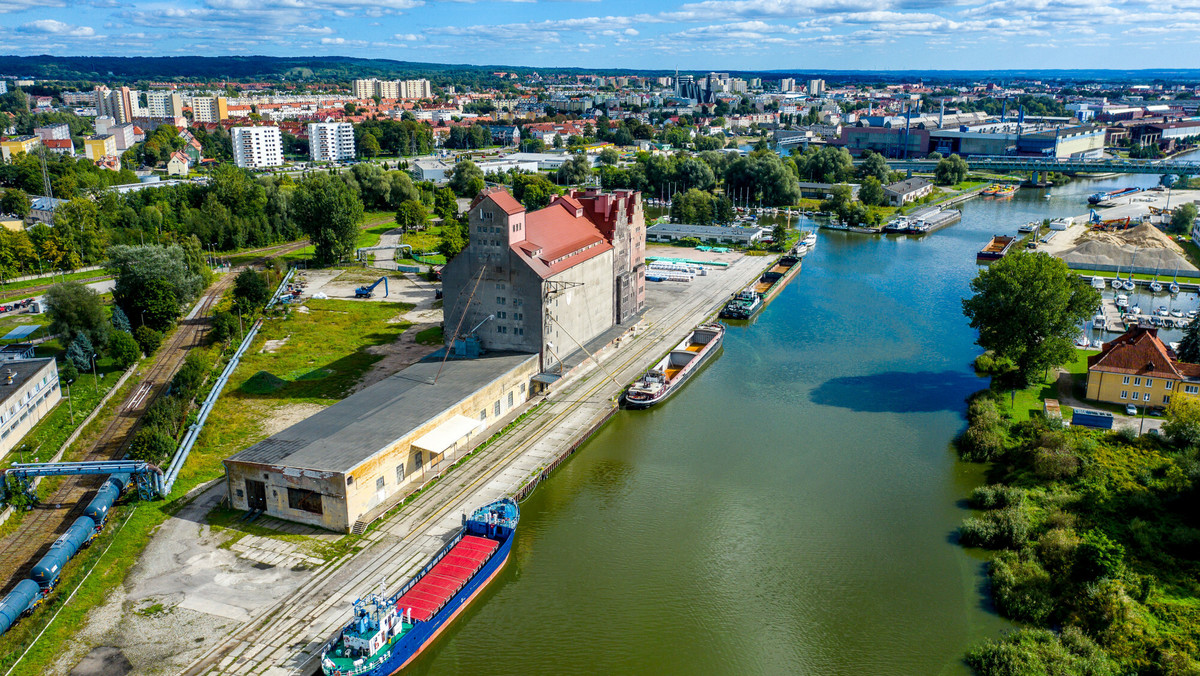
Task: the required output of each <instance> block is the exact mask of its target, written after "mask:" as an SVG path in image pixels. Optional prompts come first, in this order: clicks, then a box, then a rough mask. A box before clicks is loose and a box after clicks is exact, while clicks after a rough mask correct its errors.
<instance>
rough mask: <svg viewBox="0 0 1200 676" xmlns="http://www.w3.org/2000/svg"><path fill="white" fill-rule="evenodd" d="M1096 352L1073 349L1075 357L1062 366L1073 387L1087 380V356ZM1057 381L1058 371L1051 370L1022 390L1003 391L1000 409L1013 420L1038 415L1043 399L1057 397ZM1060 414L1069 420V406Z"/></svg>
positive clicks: (1016, 420) (1064, 407) (1099, 406)
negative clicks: (1013, 391) (1068, 375)
mask: <svg viewBox="0 0 1200 676" xmlns="http://www.w3.org/2000/svg"><path fill="white" fill-rule="evenodd" d="M1097 353H1098V351H1097V350H1075V359H1073V360H1072V361H1071V362H1070V363H1068V364H1065V365H1064V366H1063V368H1064V369H1065V370H1066V371H1067V372H1068V373H1070V374H1071V377H1072V380H1073V381H1074V384H1073V387H1074V388H1075V389H1076V390H1078V388H1079V387H1080V385H1081V384H1082V383H1085V382H1086V381H1087V358H1088V357H1090V356H1091V355H1093V354H1097ZM1057 382H1058V373H1057V372H1056V371H1051V372H1050V374H1049V376H1047V377H1046V378H1043V379H1038V380H1036V381H1035V382H1033V383H1030V385H1029V387H1027V388H1025V389H1023V390H1017V391H1016V392H1015V393H1012V392H1008V393H1005V396H1004V397H1003V398H1002V401H1001V402H1000V409H1001V411H1004V412H1007V413H1008V414H1009V415H1011V416H1012V419H1013V421H1014V422H1021V421H1022V420H1028V419H1029V418H1030V417H1031V416H1033V415H1040V414H1041V412H1042V401H1043V400H1044V399H1057V398H1058V396H1059V395H1058V386H1057ZM1075 396H1077V397H1078V396H1079V392H1078V391H1077V392H1076V393H1075ZM1089 405H1090V404H1089ZM1093 408H1105V405H1103V404H1097V405H1096V406H1094V407H1093ZM1062 414H1063V418H1065V419H1067V420H1070V419H1071V407H1069V406H1063V407H1062Z"/></svg>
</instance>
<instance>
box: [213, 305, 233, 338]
mask: <svg viewBox="0 0 1200 676" xmlns="http://www.w3.org/2000/svg"><path fill="white" fill-rule="evenodd" d="M211 335H212V339H213V340H214V341H215V342H218V343H224V342H225V341H227V340H229V339H230V338H233V337H234V336H236V335H238V320H237V317H235V316H233V313H232V312H218V313H217V314H215V315H213V319H212V334H211Z"/></svg>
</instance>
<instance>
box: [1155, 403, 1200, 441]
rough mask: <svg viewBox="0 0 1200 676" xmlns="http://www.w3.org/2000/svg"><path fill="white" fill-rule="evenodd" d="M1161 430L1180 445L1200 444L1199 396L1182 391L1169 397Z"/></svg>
mask: <svg viewBox="0 0 1200 676" xmlns="http://www.w3.org/2000/svg"><path fill="white" fill-rule="evenodd" d="M1162 432H1163V434H1164V435H1165V436H1166V437H1167V438H1168V439H1170V440H1171V441H1173V442H1175V443H1177V444H1179V445H1180V446H1197V445H1200V397H1196V396H1192V395H1188V394H1183V393H1179V394H1176V395H1175V396H1173V397H1171V403H1169V404H1167V420H1166V422H1164V423H1163V426H1162Z"/></svg>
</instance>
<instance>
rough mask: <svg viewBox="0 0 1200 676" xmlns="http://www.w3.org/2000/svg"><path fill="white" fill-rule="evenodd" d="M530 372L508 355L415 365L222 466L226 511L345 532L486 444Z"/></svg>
mask: <svg viewBox="0 0 1200 676" xmlns="http://www.w3.org/2000/svg"><path fill="white" fill-rule="evenodd" d="M537 366H538V358H537V355H533V354H512V353H506V354H499V353H491V354H488V355H485V356H483V357H480V358H478V359H463V360H458V359H450V360H446V361H445V363H444V364H443V362H442V360H441V359H439V358H429V359H427V360H426V361H421V362H418V363H416V364H413V365H412V366H410V367H408V368H406V369H404V370H403V371H400V372H399V373H396V374H394V375H392V376H390V377H388V378H386V379H384V380H383V381H381V382H379V383H376V384H375V385H372V386H371V387H368V388H366V389H364V390H361V391H359V392H357V393H355V394H352V395H350V396H349V397H347V398H346V399H343V400H342V401H340V402H338V403H336V404H334V405H333V406H330V407H329V408H326V409H324V410H322V411H320V412H319V413H317V414H315V415H313V416H311V417H309V418H307V419H305V420H302V421H301V422H298V423H296V424H295V425H292V426H291V427H289V428H287V429H286V430H283V431H282V432H279V433H278V434H275V435H273V436H271V437H270V438H268V439H265V440H263V441H260V442H259V443H257V444H255V445H253V446H251V447H250V448H248V449H246V450H244V451H241V452H240V453H237V454H236V455H233V456H232V457H230V458H228V459H226V460H225V481H226V487H227V490H228V492H229V503H230V504H231V505H232V506H233V507H234V508H235V509H242V510H248V511H262V512H265V513H266V514H269V515H270V516H274V517H277V518H280V519H286V520H288V521H297V522H300V523H306V524H311V525H314V526H320V527H322V528H327V529H329V530H333V531H341V532H350V531H351V530H352V529H353V528H354V526H355V523H356V522H358V521H360V520H363V521H364V523H365V522H366V521H368V520H370V518H372V517H373V516H376V515H378V514H380V513H382V512H383V511H385V510H386V509H388V508H389V507H391V506H392V505H393V504H395V503H396V502H397V501H398V500H400V499H401V498H403V497H404V496H405V495H407V494H408V493H409V492H410V490H409V489H411V488H414V487H416V486H419V485H421V484H423V483H424V482H425V481H426V480H428V479H429V478H432V477H433V476H435V475H436V474H437V472H439V471H441V470H442V469H444V467H445V465H444V464H443V462H442V461H443V459H445V458H446V457H447V456H448V455H451V456H453V455H454V454H455V452H456V451H459V450H461V449H463V448H466V447H469V446H472V445H474V444H475V443H476V442H478V441H481V440H482V439H486V438H487V436H486V435H488V434H489V431H488V430H489V428H492V427H495V426H496V424H497V423H498V422H499V421H500V420H501V419H502V418H503V417H504V416H505V415H507V414H508V413H509V412H511V411H512V410H513V409H515V408H517V407H519V406H521V405H522V404H524V403H525V402H526V401H527V400H528V398H529V391H530V379H531V378H532V377H533V376H534V375H535V374H536V373H537ZM439 371H440V374H439ZM446 464H448V463H446ZM364 517H365V518H364Z"/></svg>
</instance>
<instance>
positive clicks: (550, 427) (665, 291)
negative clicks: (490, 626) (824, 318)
mask: <svg viewBox="0 0 1200 676" xmlns="http://www.w3.org/2000/svg"><path fill="white" fill-rule="evenodd" d="M773 261H774V257H771V258H763V257H737V258H736V260H733V261H732V262H731V264H730V266H729V267H728V268H726V269H722V270H713V271H710V272H709V274H708V275H707V276H704V277H697V278H695V280H694V281H692V282H690V283H674V282H665V283H648V284H647V293H646V297H647V308H648V309H647V311H646V313H645V315H644V317H643V319H642V321H641V322H640V323H639V324H638V325H636V326H635V327H633V329H631V330H630V331H629V332H627V333H626V334H625V335H623V336H622V337H621V338H620V339H618V340H615V341H613V342H612V343H609V344H608V345H607V346H605V347H603V348H602V349H600V350H598V351H597V352H595V353H594V357H595V359H589V360H587V361H586V362H585V363H583V364H581V365H580V366H578V367H576V368H575V369H574V370H573V371H572V372H571V373H569V374H567V375H566V376H565V377H564V378H563V379H562V380H561V381H559V382H558V383H557V384H556V385H555V386H554V388H553V389H552V390H551V392H550V394H549V395H548V396H547V397H546V401H545V403H543V404H542V405H541V406H540V407H539V408H538V409H537V410H536V412H535V413H534V414H532V415H530V416H529V417H528V418H526V419H524V420H523V421H521V422H520V423H519V424H518V425H517V426H516V428H515V429H513V430H511V431H510V432H509V433H507V434H505V435H504V436H502V437H500V438H499V439H498V440H497V441H496V442H495V443H492V444H491V445H489V446H488V447H487V448H485V449H483V450H481V451H479V452H478V453H477V454H476V455H475V456H473V457H472V458H470V460H468V461H467V462H466V463H465V464H464V465H463V466H461V467H459V468H457V469H455V470H454V471H453V472H451V473H449V474H448V475H446V476H445V477H444V478H443V479H442V481H440V482H439V483H437V484H436V485H434V486H432V487H431V488H429V489H428V490H426V491H425V492H424V493H422V494H421V495H420V496H419V497H417V498H416V499H415V500H414V501H413V502H412V503H411V504H409V505H408V506H406V507H405V508H403V509H402V510H401V511H400V512H399V513H398V514H396V515H395V516H393V517H390V518H387V519H386V520H384V521H382V522H381V523H380V524H378V525H377V527H376V528H374V529H372V530H370V531H369V532H368V533H367V534H366V535H365V536H363V539H362V540H361V542H360V544H361V546H362V549H361V550H360V551H358V552H357V553H355V554H352V555H348V556H346V557H344V558H342V559H340V560H338V561H336V562H334V563H332V564H330V565H327V566H326V567H324V568H321V569H319V570H317V571H316V572H315V573H313V574H312V575H311V577H309V578H308V579H307V580H305V581H304V582H302V583H301V584H299V585H298V586H297V587H296V588H295V589H294V590H292V591H291V592H290V593H289V594H287V595H286V596H285V597H283V598H282V599H281V600H279V601H278V602H277V603H272V604H267V605H264V606H262V607H260V608H257V609H255V610H254V611H253V612H252V613H251V615H250V617H249V618H248V619H247V620H246V621H245V622H243V623H241V624H240V625H239V626H238V627H237V628H236V630H234V631H233V632H232V634H230V635H227V636H225V637H222V638H220V639H217V640H216V641H214V642H213V643H212V644H208V645H207V649H206V650H205V651H204V652H203V654H201V655H200V656H199V657H198V658H197V659H195V661H193V662H192V663H191V664H190V665H189V666H188V667H187V668H185V669H184V670H183V673H185V674H205V673H213V672H217V673H239V674H241V673H255V674H266V675H277V676H282V675H285V674H286V675H291V674H303V675H305V676H308V675H309V674H314V673H317V672H318V671H319V666H318V660H319V657H320V652H321V649H322V647H323V646H324V645H325V643H326V642H327V641H329V640H330V639H331V638H333V636H334V634H335V633H336V632H337V631H339V630H340V629H341V627H342V626H343V625H344V624H345V623H346V622H348V621H349V619H350V617H351V602H352V601H353V600H354V599H356V598H359V597H361V596H363V595H364V594H367V593H371V592H374V591H378V590H379V587H380V584H381V582H382V584H383V588H384V589H385V590H387V591H389V592H390V591H391V590H394V589H396V588H397V587H398V586H399V585H400V584H402V583H403V582H404V581H405V580H406V579H408V578H409V577H411V576H412V575H413V574H414V573H416V572H417V571H418V570H419V569H420V568H421V567H422V566H423V565H424V564H425V562H426V561H427V560H428V557H429V556H431V555H432V554H434V553H435V552H436V551H437V550H438V549H439V548H441V546H442V544H443V542H444V541H445V539H446V538H447V537H449V536H450V535H451V534H453V533H454V532H456V531H457V530H458V528H459V527H460V525H461V521H460V515H461V514H462V513H465V512H470V511H471V510H472V509H474V508H475V507H477V506H479V505H481V504H484V503H487V502H489V501H491V500H494V499H496V498H498V497H501V496H504V495H510V494H514V493H517V492H519V491H521V490H522V488H523V487H526V486H527V485H528V484H529V483H530V481H531V480H536V478H537V477H539V476H540V475H541V474H543V472H544V471H545V470H546V469H547V468H548V467H551V466H553V465H556V464H557V463H558V462H560V461H561V459H562V458H563V457H564V456H565V455H566V454H569V453H570V452H571V451H573V450H574V448H576V447H577V446H578V445H579V444H580V443H582V441H583V440H585V439H586V438H587V437H588V436H590V435H591V434H592V433H593V432H594V431H595V429H596V428H597V427H598V426H599V425H601V424H603V422H604V421H605V420H607V419H608V418H609V417H610V416H611V415H612V414H613V412H614V411H615V398H616V397H617V395H619V393H620V392H621V391H622V390H623V389H624V386H625V385H626V384H627V383H629V382H631V381H632V380H633V379H635V378H636V377H637V376H638V375H639V374H640V373H641V372H642V371H643V370H644V369H645V368H646V366H647V365H648V364H650V363H651V362H652V361H653V360H654V359H655V358H657V357H658V356H659V355H661V354H662V353H663V352H665V351H667V350H669V349H670V348H671V347H672V346H674V345H675V344H677V343H678V342H679V341H680V340H682V339H683V337H684V336H685V335H686V334H687V332H688V331H690V330H691V329H692V327H694V326H695V325H696V324H698V323H700V322H701V321H702V320H704V319H705V318H706V317H708V316H709V315H710V314H712V313H713V312H715V311H716V310H717V309H718V308H719V306H720V305H721V304H722V303H723V302H724V301H725V300H726V299H727V298H728V297H729V295H730V294H731V293H733V292H734V291H735V290H737V289H739V288H741V287H743V286H745V285H747V284H749V283H750V282H751V281H752V280H753V279H755V278H756V277H758V276H759V275H760V274H762V272H763V270H764V269H766V268H767V267H769V264H770V263H772V262H773ZM597 361H598V362H599V364H597ZM213 600H214V601H219V600H220V599H213Z"/></svg>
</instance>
